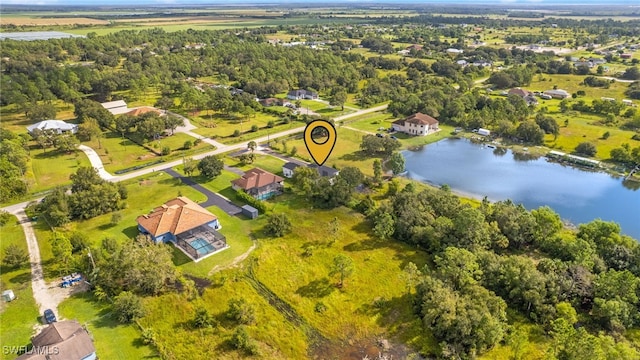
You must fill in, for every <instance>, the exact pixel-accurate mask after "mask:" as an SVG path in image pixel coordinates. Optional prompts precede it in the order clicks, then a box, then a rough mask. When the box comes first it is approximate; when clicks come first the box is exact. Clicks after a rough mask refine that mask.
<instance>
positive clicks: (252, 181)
mask: <svg viewBox="0 0 640 360" xmlns="http://www.w3.org/2000/svg"><path fill="white" fill-rule="evenodd" d="M231 187H232V188H233V190H236V191H240V190H243V191H245V192H246V193H247V194H249V195H251V196H253V197H254V198H256V199H258V200H265V199H269V198H271V197H273V196H275V195H278V194H280V193H282V189H283V187H284V179H283V178H281V177H280V176H278V175H275V174H272V173H270V172H268V171H266V170H263V169H260V168H253V169H251V170H249V171H247V172H245V173H244V175H242V177H240V178H239V179H235V180H232V181H231Z"/></svg>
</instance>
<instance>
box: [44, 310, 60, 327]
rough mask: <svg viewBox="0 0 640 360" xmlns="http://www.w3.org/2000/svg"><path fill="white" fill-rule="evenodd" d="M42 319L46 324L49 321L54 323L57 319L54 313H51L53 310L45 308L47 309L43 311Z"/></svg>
mask: <svg viewBox="0 0 640 360" xmlns="http://www.w3.org/2000/svg"><path fill="white" fill-rule="evenodd" d="M44 321H45V322H46V323H47V324H51V323H54V322H56V321H58V320H57V319H56V314H54V313H53V310H51V309H47V310H45V311H44Z"/></svg>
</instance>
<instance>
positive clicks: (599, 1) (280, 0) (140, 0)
mask: <svg viewBox="0 0 640 360" xmlns="http://www.w3.org/2000/svg"><path fill="white" fill-rule="evenodd" d="M331 3H336V4H340V5H345V4H346V3H352V4H374V3H386V4H392V3H396V4H398V3H404V4H409V3H411V4H421V3H422V4H428V3H437V4H474V5H499V4H501V3H503V4H512V5H530V6H535V5H545V6H550V5H551V6H555V5H628V6H629V7H630V8H635V9H638V8H640V0H494V1H490V0H428V1H420V0H378V1H375V0H373V1H372V0H342V1H341V2H338V1H332V0H329V1H326V0H307V1H305V2H304V4H305V5H313V4H318V5H327V4H331ZM0 4H2V5H11V4H14V5H17V4H20V5H74V6H82V5H86V6H105V7H108V6H123V5H127V6H132V5H229V4H245V5H250V4H300V2H299V1H297V0H226V1H220V0H218V1H215V0H108V1H104V0H0Z"/></svg>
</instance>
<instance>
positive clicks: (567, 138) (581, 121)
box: [545, 113, 637, 160]
mask: <svg viewBox="0 0 640 360" xmlns="http://www.w3.org/2000/svg"><path fill="white" fill-rule="evenodd" d="M551 116H553V117H554V118H555V119H556V121H557V122H558V124H560V135H558V138H557V139H555V140H554V138H553V136H552V135H546V136H545V145H546V146H548V147H550V148H554V149H557V150H559V151H563V152H572V151H573V150H574V149H575V148H576V146H578V144H580V143H581V142H590V143H593V144H594V145H595V146H596V149H597V150H598V152H597V154H596V158H598V159H601V160H605V159H609V158H610V152H611V150H612V149H614V148H617V147H620V146H621V145H622V144H624V143H628V144H630V145H631V146H632V147H633V146H634V145H635V143H637V141H635V140H633V139H631V137H632V136H633V135H634V134H635V132H633V131H629V130H621V129H619V128H616V127H611V126H602V125H599V124H597V122H598V121H600V120H601V117H600V116H597V115H590V114H579V115H575V114H572V113H568V114H551ZM565 120H569V126H567V127H565V126H564V121H565ZM605 132H609V134H610V136H609V138H607V139H604V138H603V137H602V136H603V134H604V133H605Z"/></svg>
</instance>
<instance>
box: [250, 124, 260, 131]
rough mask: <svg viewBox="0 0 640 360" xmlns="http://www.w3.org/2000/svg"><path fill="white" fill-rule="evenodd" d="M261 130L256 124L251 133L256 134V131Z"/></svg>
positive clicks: (252, 126)
mask: <svg viewBox="0 0 640 360" xmlns="http://www.w3.org/2000/svg"><path fill="white" fill-rule="evenodd" d="M259 129H260V128H259V127H258V125H256V124H253V125H251V132H256V131H258V130H259Z"/></svg>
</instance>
